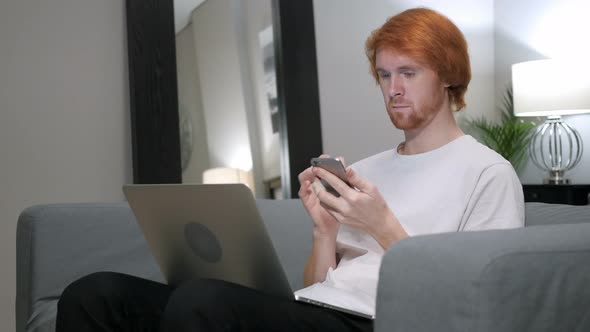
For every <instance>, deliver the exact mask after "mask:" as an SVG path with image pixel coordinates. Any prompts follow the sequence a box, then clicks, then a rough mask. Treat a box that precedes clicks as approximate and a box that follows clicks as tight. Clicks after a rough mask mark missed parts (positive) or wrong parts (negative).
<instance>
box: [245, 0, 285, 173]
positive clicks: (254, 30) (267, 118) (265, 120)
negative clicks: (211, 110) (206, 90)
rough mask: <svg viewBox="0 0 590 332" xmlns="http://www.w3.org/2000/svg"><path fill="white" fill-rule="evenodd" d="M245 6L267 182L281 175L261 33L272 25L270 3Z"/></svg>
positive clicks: (253, 1) (255, 0)
mask: <svg viewBox="0 0 590 332" xmlns="http://www.w3.org/2000/svg"><path fill="white" fill-rule="evenodd" d="M241 2H243V3H247V5H245V6H244V8H243V9H244V12H243V14H244V16H245V18H246V20H245V26H244V29H243V30H244V40H245V41H246V43H245V45H244V46H245V48H246V51H247V54H248V58H249V60H250V61H249V63H248V64H246V65H247V66H248V67H249V68H250V69H251V70H250V74H251V75H249V76H250V79H251V81H250V82H249V85H250V86H251V87H252V94H253V95H254V101H255V104H254V105H253V106H254V108H255V110H256V112H255V113H256V117H257V121H258V126H257V129H258V134H259V140H260V151H261V159H262V168H263V177H264V179H265V180H270V179H272V178H275V177H278V176H280V175H281V165H280V146H279V134H278V133H273V132H272V124H271V115H270V107H269V105H268V99H267V96H266V93H265V89H264V86H265V85H264V84H265V81H264V68H263V61H264V60H263V57H262V49H261V48H260V40H259V33H260V32H261V31H262V30H264V29H265V28H267V27H268V26H270V25H272V11H271V2H270V0H241Z"/></svg>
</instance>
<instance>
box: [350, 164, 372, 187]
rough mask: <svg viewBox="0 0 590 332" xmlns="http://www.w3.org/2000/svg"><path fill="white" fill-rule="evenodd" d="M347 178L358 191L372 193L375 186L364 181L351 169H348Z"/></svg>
mask: <svg viewBox="0 0 590 332" xmlns="http://www.w3.org/2000/svg"><path fill="white" fill-rule="evenodd" d="M346 177H347V178H348V182H349V183H350V184H351V185H353V186H354V187H356V188H357V189H358V190H360V191H362V192H370V191H372V188H373V185H372V184H371V183H370V182H368V181H366V180H364V179H362V178H361V177H360V176H359V175H358V173H357V172H355V171H354V170H353V169H352V168H350V167H349V168H347V169H346Z"/></svg>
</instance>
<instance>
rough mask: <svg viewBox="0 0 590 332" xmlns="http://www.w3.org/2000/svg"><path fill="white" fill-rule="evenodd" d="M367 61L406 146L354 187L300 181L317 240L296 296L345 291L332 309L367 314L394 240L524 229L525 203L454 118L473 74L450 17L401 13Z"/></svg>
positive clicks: (369, 161)
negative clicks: (339, 307) (337, 307)
mask: <svg viewBox="0 0 590 332" xmlns="http://www.w3.org/2000/svg"><path fill="white" fill-rule="evenodd" d="M366 54H367V57H368V58H369V61H370V63H371V72H372V74H373V76H374V78H375V80H376V82H377V84H378V85H379V86H380V88H381V92H382V93H383V98H384V102H385V106H386V110H387V114H388V115H389V118H390V119H391V122H392V123H393V124H394V126H395V127H396V128H398V129H401V130H403V132H404V136H405V141H404V142H403V143H401V144H399V145H398V146H397V147H396V148H394V149H391V150H388V151H385V152H382V153H379V154H376V155H374V156H371V157H369V158H366V159H364V160H361V161H359V162H357V163H355V164H354V165H352V166H351V167H349V168H348V169H347V176H348V182H349V183H350V184H352V186H354V187H355V189H353V188H350V187H349V186H348V185H346V184H345V183H344V182H343V181H341V180H340V179H338V177H336V176H335V175H333V174H330V173H329V172H327V171H325V170H323V169H321V168H319V167H312V168H309V169H307V170H305V171H304V172H302V173H301V174H300V176H299V180H300V182H301V189H300V191H299V196H300V197H301V199H302V201H303V204H304V205H305V207H306V209H307V211H308V212H309V214H310V215H311V216H312V219H313V221H314V225H313V234H314V242H313V248H312V254H311V257H310V258H309V260H308V263H307V265H306V269H305V274H304V281H305V283H306V285H308V286H309V287H307V288H305V289H303V290H300V291H298V292H297V293H298V294H299V295H301V296H305V297H311V298H314V299H316V300H319V301H327V302H330V301H334V300H331V298H332V297H333V296H332V294H333V293H334V291H335V290H338V291H339V292H341V293H343V294H345V296H344V295H342V296H339V301H341V302H339V303H338V304H340V305H347V306H349V307H354V308H357V309H363V310H364V311H371V312H374V306H375V298H376V290H377V282H378V272H379V266H380V262H381V258H382V256H383V254H384V252H385V250H387V249H388V248H389V247H391V246H392V245H393V244H394V243H395V242H397V241H399V240H401V239H404V238H406V237H408V236H412V235H420V234H431V233H440V232H456V231H470V230H486V229H505V228H516V227H522V226H523V225H524V199H523V193H522V186H521V184H520V182H519V180H518V177H517V176H516V173H515V171H514V169H513V168H512V166H511V164H510V163H509V162H508V161H506V160H505V159H504V158H502V157H501V156H500V155H498V154H497V153H495V152H494V151H492V150H490V149H489V148H487V147H485V146H483V145H481V144H480V143H478V142H477V141H476V140H475V139H473V138H472V137H471V136H467V135H465V134H464V133H463V132H462V131H461V129H460V128H459V127H458V126H457V123H456V121H455V118H454V115H453V113H454V112H455V111H459V110H461V109H462V108H463V107H465V101H464V95H465V92H466V90H467V86H468V84H469V81H470V78H471V70H470V65H469V56H468V53H467V43H466V41H465V39H464V37H463V35H462V33H461V32H460V31H459V29H458V28H457V27H456V26H455V25H454V24H453V23H452V22H451V21H450V20H449V19H448V18H446V17H444V16H442V15H440V14H439V13H437V12H435V11H433V10H429V9H425V8H416V9H411V10H407V11H405V12H403V13H401V14H399V15H397V16H394V17H392V18H390V19H389V20H388V21H387V22H386V23H385V24H384V25H383V26H382V27H381V28H380V29H378V30H375V31H374V32H373V33H372V35H371V36H370V37H369V39H368V40H367V42H366ZM319 179H323V180H324V181H326V182H328V183H329V184H330V185H331V186H332V187H333V188H335V189H336V191H338V193H339V194H340V196H339V197H336V196H335V195H332V194H330V193H328V192H327V191H326V190H325V189H324V188H323V186H322V185H321V184H320V181H319ZM392 250H394V249H392Z"/></svg>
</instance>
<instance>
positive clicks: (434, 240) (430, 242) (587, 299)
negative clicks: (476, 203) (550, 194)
mask: <svg viewBox="0 0 590 332" xmlns="http://www.w3.org/2000/svg"><path fill="white" fill-rule="evenodd" d="M379 277H380V279H379V286H378V293H377V294H378V295H377V310H376V315H377V319H376V321H375V331H413V332H421V331H495V332H503V331H588V330H590V224H588V223H584V224H566V225H549V226H536V227H526V228H522V229H515V230H496V231H480V232H463V233H445V234H437V235H428V236H417V237H414V238H408V239H405V240H402V241H400V242H399V243H397V244H395V245H393V246H392V247H391V248H390V249H389V250H388V251H387V253H386V254H385V256H384V258H383V262H382V265H381V270H380V276H379Z"/></svg>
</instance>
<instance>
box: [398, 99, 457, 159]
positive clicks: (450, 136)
mask: <svg viewBox="0 0 590 332" xmlns="http://www.w3.org/2000/svg"><path fill="white" fill-rule="evenodd" d="M404 135H405V138H406V140H405V142H404V143H402V144H401V145H400V147H399V148H398V152H399V153H400V154H405V155H411V154H418V153H424V152H428V151H432V150H434V149H437V148H439V147H441V146H443V145H445V144H447V143H449V142H451V141H453V140H455V139H456V138H459V137H460V136H463V135H464V133H463V131H462V130H461V129H460V128H459V126H458V125H457V122H456V121H455V117H454V116H453V112H452V111H451V110H450V108H443V109H441V110H440V111H439V112H438V113H437V115H436V116H435V117H434V118H433V119H432V121H430V122H429V123H427V124H426V126H424V127H422V128H418V129H413V130H404Z"/></svg>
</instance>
